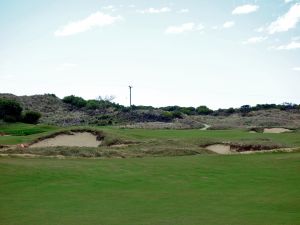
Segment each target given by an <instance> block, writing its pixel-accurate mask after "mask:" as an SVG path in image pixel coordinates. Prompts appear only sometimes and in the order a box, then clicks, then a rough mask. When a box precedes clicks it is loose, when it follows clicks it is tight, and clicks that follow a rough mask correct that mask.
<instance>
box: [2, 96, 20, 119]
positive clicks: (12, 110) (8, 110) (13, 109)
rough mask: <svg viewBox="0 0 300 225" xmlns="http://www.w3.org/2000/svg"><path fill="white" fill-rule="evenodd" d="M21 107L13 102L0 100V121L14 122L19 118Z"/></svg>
mask: <svg viewBox="0 0 300 225" xmlns="http://www.w3.org/2000/svg"><path fill="white" fill-rule="evenodd" d="M21 113H22V107H21V105H20V104H19V103H18V102H17V101H14V100H10V99H5V98H1V99H0V119H3V120H4V121H7V122H16V121H18V120H19V119H20V118H21Z"/></svg>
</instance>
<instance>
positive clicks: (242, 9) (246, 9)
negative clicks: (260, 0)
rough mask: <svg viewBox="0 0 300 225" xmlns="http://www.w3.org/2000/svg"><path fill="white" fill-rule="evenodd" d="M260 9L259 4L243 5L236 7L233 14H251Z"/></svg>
mask: <svg viewBox="0 0 300 225" xmlns="http://www.w3.org/2000/svg"><path fill="white" fill-rule="evenodd" d="M258 9H259V6H258V5H250V4H248V5H241V6H238V7H236V8H235V9H234V10H233V11H232V14H234V15H240V14H249V13H252V12H255V11H257V10H258Z"/></svg>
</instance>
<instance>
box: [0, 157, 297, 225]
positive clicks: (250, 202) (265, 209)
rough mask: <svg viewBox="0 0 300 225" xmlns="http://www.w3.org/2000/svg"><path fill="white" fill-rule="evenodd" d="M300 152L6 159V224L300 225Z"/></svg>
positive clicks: (0, 211) (0, 212)
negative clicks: (123, 157) (97, 158)
mask: <svg viewBox="0 0 300 225" xmlns="http://www.w3.org/2000/svg"><path fill="white" fill-rule="evenodd" d="M299 162H300V153H276V154H275V153H274V154H255V155H234V156H220V155H202V156H186V157H164V158H142V159H132V158H131V159H106V160H88V159H72V160H71V159H69V160H67V159H65V160H59V159H17V158H0V203H1V204H0V221H1V224H5V225H12V224H14V225H25V224H26V225H40V224H43V225H52V224H64V225H68V224H79V225H84V224H86V225H94V224H95V225H96V224H97V225H98V224H110V225H115V224H122V225H127V224H128V225H133V224H143V225H150V224H151V225H152V224H153V225H157V224H164V225H168V224H170V225H179V224H180V225H182V224H189V225H193V224H195V225H198V224H214V225H218V224H220V225H223V224H231V225H240V224H243V225H260V224H272V225H277V224H278V225H279V224H280V225H281V224H293V225H297V224H300V222H299V221H300V215H299V211H300V179H299V171H300V163H299Z"/></svg>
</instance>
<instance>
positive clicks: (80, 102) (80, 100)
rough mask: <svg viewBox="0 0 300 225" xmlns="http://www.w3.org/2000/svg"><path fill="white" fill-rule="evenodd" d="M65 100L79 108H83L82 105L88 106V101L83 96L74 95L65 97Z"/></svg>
mask: <svg viewBox="0 0 300 225" xmlns="http://www.w3.org/2000/svg"><path fill="white" fill-rule="evenodd" d="M63 102H64V103H68V104H70V105H73V106H75V107H77V108H82V107H84V106H86V101H85V100H84V99H83V98H81V97H76V96H74V95H70V96H66V97H64V98H63Z"/></svg>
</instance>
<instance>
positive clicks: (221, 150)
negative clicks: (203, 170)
mask: <svg viewBox="0 0 300 225" xmlns="http://www.w3.org/2000/svg"><path fill="white" fill-rule="evenodd" d="M206 149H208V150H210V151H213V152H215V153H218V154H231V153H232V151H230V145H222V144H215V145H209V146H207V147H206Z"/></svg>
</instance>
